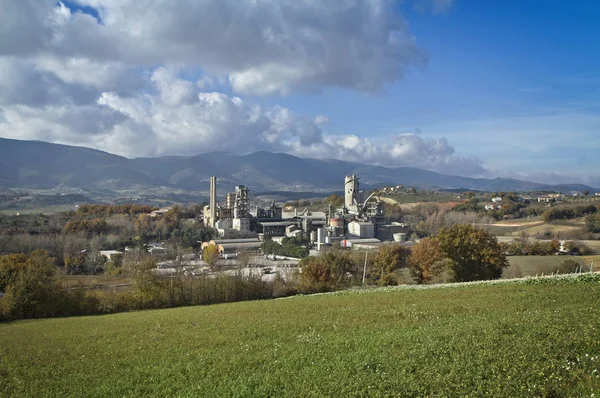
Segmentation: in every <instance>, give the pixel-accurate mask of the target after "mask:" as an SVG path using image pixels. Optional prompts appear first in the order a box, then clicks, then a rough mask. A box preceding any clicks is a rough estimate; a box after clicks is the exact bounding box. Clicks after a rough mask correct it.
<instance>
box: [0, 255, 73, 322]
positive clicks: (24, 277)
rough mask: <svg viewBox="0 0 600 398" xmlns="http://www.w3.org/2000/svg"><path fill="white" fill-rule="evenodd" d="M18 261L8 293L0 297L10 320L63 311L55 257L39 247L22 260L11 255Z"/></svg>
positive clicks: (0, 306) (2, 308) (4, 312)
mask: <svg viewBox="0 0 600 398" xmlns="http://www.w3.org/2000/svg"><path fill="white" fill-rule="evenodd" d="M8 257H10V258H5V259H3V261H2V262H3V263H4V262H5V261H11V260H15V261H16V262H17V264H15V265H16V267H12V268H13V270H15V269H16V273H13V274H12V276H11V281H10V284H9V285H8V286H7V287H6V293H5V295H4V296H3V297H2V298H1V299H0V313H1V314H2V315H3V316H5V317H6V318H9V319H22V318H42V317H47V316H53V315H56V314H57V312H58V311H59V310H60V308H59V307H60V306H59V305H57V302H60V298H59V295H60V293H61V289H60V286H58V285H57V280H56V266H55V264H54V259H53V258H52V257H50V256H49V255H48V253H47V252H46V251H44V250H35V251H33V252H32V253H31V254H30V255H29V257H28V258H27V259H26V260H25V262H22V257H19V256H17V257H15V256H8Z"/></svg>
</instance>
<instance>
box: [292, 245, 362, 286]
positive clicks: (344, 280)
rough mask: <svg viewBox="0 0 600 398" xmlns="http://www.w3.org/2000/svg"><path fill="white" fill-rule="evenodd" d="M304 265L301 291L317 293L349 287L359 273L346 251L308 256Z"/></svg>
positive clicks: (301, 264) (302, 263)
mask: <svg viewBox="0 0 600 398" xmlns="http://www.w3.org/2000/svg"><path fill="white" fill-rule="evenodd" d="M300 266H301V267H302V274H301V291H302V292H303V293H315V292H325V291H333V290H338V289H341V288H344V287H348V286H349V285H350V284H351V281H352V278H353V277H354V276H356V275H357V268H356V266H355V264H354V262H353V261H352V260H351V259H350V257H349V256H348V255H347V254H346V253H345V252H329V253H325V254H323V255H321V256H319V257H308V258H306V259H304V260H302V261H301V262H300Z"/></svg>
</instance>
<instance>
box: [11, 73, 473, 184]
mask: <svg viewBox="0 0 600 398" xmlns="http://www.w3.org/2000/svg"><path fill="white" fill-rule="evenodd" d="M177 75H178V71H177V69H175V68H158V69H156V70H155V71H154V73H153V74H152V75H151V76H150V77H149V80H150V83H149V85H150V87H151V88H152V90H149V92H148V93H146V94H143V95H136V96H128V95H123V94H119V93H116V92H103V93H101V94H100V95H99V96H98V99H97V101H96V102H95V103H91V104H75V103H64V104H61V105H52V106H44V107H36V106H31V105H5V106H3V108H4V112H3V115H4V116H3V120H0V136H4V137H12V138H22V139H42V140H47V141H51V142H59V143H67V144H76V145H85V146H91V147H94V148H98V149H103V150H106V151H108V152H112V153H117V154H121V155H125V156H129V157H140V156H157V155H173V154H180V155H196V154H198V153H202V152H208V151H214V150H226V151H230V152H234V153H250V152H254V151H258V150H270V151H283V152H288V153H293V154H296V155H299V156H305V157H317V158H337V159H342V160H352V161H358V162H365V163H370V164H379V165H384V166H392V167H394V166H407V165H411V166H417V167H424V168H428V169H432V170H437V171H444V172H448V173H459V174H468V175H474V174H479V173H481V171H482V167H481V162H480V161H478V160H477V159H471V158H464V157H460V156H457V155H456V154H454V149H453V148H452V146H451V145H450V144H449V143H448V142H447V141H446V140H445V139H427V138H422V137H420V136H417V135H414V134H401V135H397V136H395V137H392V139H391V140H390V141H389V142H387V143H383V144H375V143H374V142H372V141H371V140H369V139H367V138H361V137H357V136H354V135H338V136H331V135H325V134H323V131H322V130H321V128H320V127H319V124H318V123H317V122H320V123H323V122H325V121H326V120H327V118H325V117H323V116H319V117H316V118H315V119H316V120H315V119H312V118H308V117H305V116H302V115H299V114H297V113H295V112H293V111H292V110H290V109H287V108H284V107H281V106H273V107H261V106H258V105H254V104H252V103H249V102H247V101H245V100H244V99H242V98H240V97H235V96H228V95H226V94H223V93H218V92H202V91H200V92H198V91H197V88H196V86H195V85H194V84H192V83H191V82H189V81H186V80H182V79H181V78H179V77H178V76H177Z"/></svg>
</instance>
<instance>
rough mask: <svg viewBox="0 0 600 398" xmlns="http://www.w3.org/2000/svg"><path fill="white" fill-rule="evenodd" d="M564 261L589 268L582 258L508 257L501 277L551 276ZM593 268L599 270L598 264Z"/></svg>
mask: <svg viewBox="0 0 600 398" xmlns="http://www.w3.org/2000/svg"><path fill="white" fill-rule="evenodd" d="M566 260H572V261H575V262H576V263H578V264H580V265H581V267H582V268H585V269H586V270H587V269H588V268H589V266H587V267H586V261H584V258H583V257H579V256H510V257H508V262H509V263H510V266H509V267H508V268H506V269H505V270H504V272H502V277H503V278H520V277H525V276H536V275H542V274H545V275H548V274H552V273H553V272H556V270H557V269H558V267H560V265H561V264H562V263H563V262H564V261H566ZM588 263H589V262H588ZM594 268H595V269H597V270H600V263H597V266H596V267H594Z"/></svg>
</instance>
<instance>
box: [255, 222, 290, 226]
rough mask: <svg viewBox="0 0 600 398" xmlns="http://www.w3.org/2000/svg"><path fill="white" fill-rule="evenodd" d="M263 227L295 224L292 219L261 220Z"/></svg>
mask: <svg viewBox="0 0 600 398" xmlns="http://www.w3.org/2000/svg"><path fill="white" fill-rule="evenodd" d="M259 224H260V225H262V226H263V227H287V226H288V225H291V224H293V222H291V221H261V222H259Z"/></svg>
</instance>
